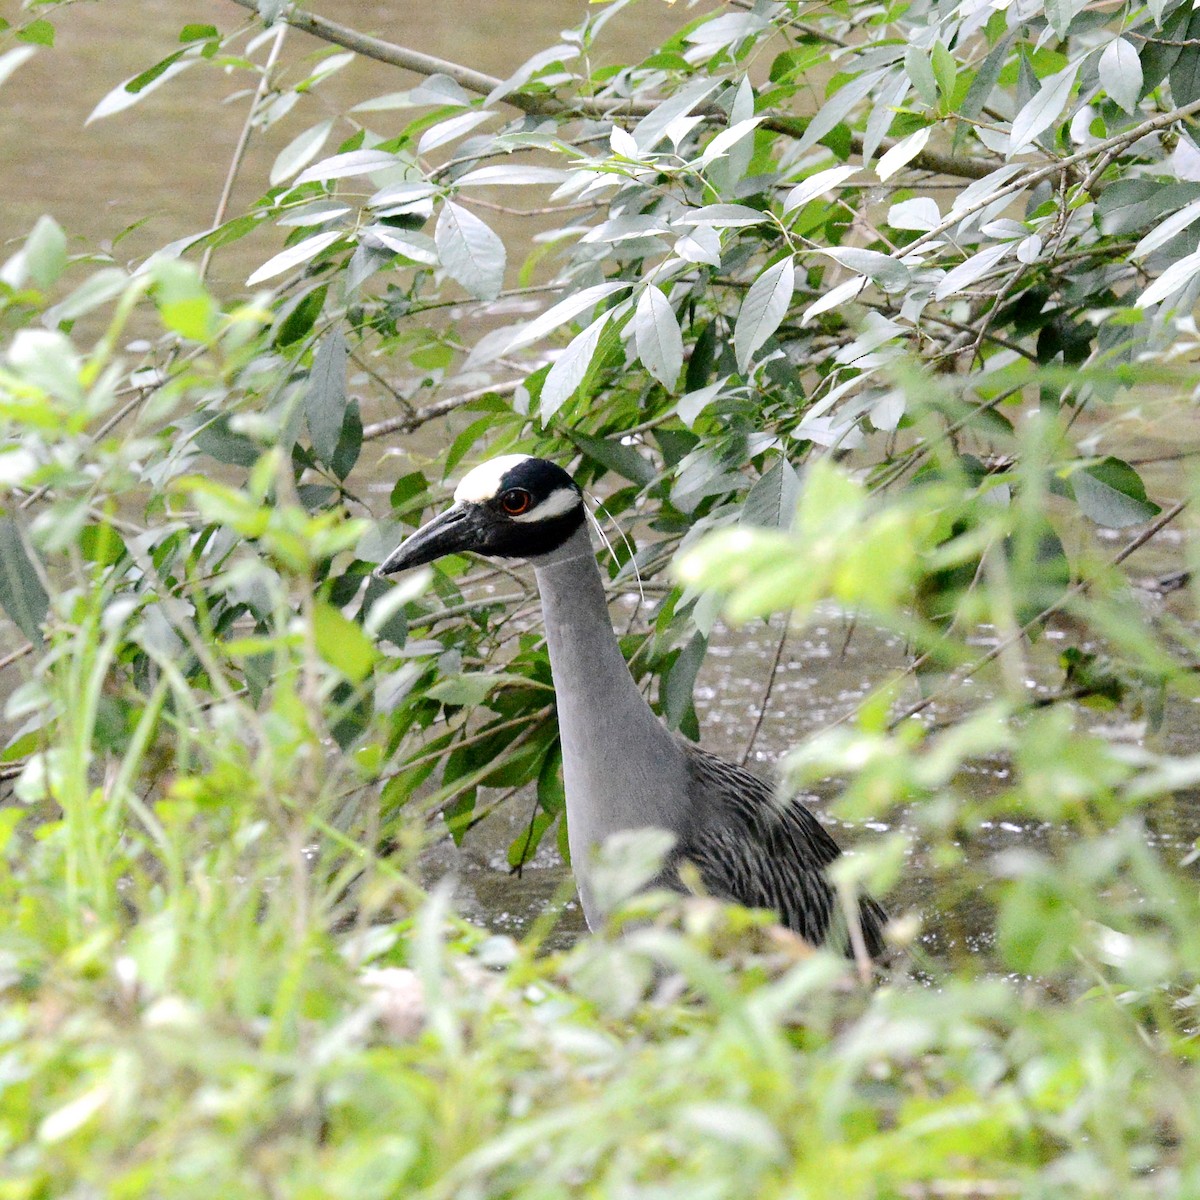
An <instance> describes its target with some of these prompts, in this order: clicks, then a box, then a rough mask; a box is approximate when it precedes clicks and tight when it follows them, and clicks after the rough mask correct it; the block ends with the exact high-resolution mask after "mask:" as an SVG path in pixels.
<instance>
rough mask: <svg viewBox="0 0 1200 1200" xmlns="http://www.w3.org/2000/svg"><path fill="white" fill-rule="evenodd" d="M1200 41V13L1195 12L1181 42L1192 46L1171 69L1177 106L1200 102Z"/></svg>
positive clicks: (1172, 93)
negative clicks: (1198, 50)
mask: <svg viewBox="0 0 1200 1200" xmlns="http://www.w3.org/2000/svg"><path fill="white" fill-rule="evenodd" d="M1197 39H1200V12H1196V11H1195V10H1193V12H1192V19H1191V20H1190V21H1189V22H1188V26H1187V32H1186V34H1185V35H1184V37H1183V38H1181V39H1180V40H1181V41H1185V42H1190V43H1192V44H1191V45H1189V46H1187V48H1186V49H1185V50H1184V51H1183V53H1182V54H1180V56H1179V57H1178V58H1177V59H1176V60H1175V62H1174V64H1173V65H1172V67H1171V70H1170V74H1169V79H1170V81H1171V99H1172V100H1173V101H1174V102H1175V104H1176V106H1182V105H1184V104H1194V103H1195V102H1196V101H1197V100H1200V54H1197V53H1196V45H1195V42H1196V40H1197Z"/></svg>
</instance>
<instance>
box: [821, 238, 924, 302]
mask: <svg viewBox="0 0 1200 1200" xmlns="http://www.w3.org/2000/svg"><path fill="white" fill-rule="evenodd" d="M825 253H827V254H828V255H829V257H830V258H832V259H834V260H835V261H837V262H840V263H841V264H842V266H844V267H849V268H850V270H851V271H855V272H857V273H858V274H860V275H866V276H867V278H868V279H870V280H872V281H873V282H874V283H876V284H878V285H879V286H880V287H881V288H883V290H884V291H885V292H899V291H903V289H904V288H906V287H908V284H909V281H910V280H911V278H912V275H911V273H910V272H909V269H908V268H907V267H906V266H905V265H904V264H903V263H902V262H897V261H896V260H895V259H894V258H893V257H892V256H891V255H890V254H881V253H880V252H879V251H878V250H863V249H860V248H859V247H858V246H839V247H838V248H837V249H836V250H827V251H826V252H825Z"/></svg>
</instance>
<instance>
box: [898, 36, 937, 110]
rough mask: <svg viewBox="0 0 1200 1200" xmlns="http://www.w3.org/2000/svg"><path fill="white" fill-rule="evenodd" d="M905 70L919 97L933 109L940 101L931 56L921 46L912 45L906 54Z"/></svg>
mask: <svg viewBox="0 0 1200 1200" xmlns="http://www.w3.org/2000/svg"><path fill="white" fill-rule="evenodd" d="M904 70H905V71H906V72H907V74H908V78H909V81H910V82H911V83H912V85H913V88H914V89H915V90H916V93H917V95H918V96H920V97H921V99H922V100H924V101H925V103H926V104H928V105H929V107H930V108H932V107H933V106H934V105H935V104H936V103H937V100H938V88H937V80H936V79H935V78H934V74H933V64H932V63H931V62H930V61H929V55H928V54H926V53H925V51H924V50H922V49H921V47H920V46H911V45H910V46H909V48H908V49H907V50H906V51H905V52H904Z"/></svg>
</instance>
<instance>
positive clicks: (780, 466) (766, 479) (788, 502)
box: [741, 456, 800, 529]
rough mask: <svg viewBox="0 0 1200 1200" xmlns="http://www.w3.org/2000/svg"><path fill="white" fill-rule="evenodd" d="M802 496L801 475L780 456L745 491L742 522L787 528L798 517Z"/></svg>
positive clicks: (774, 527) (772, 527)
mask: <svg viewBox="0 0 1200 1200" xmlns="http://www.w3.org/2000/svg"><path fill="white" fill-rule="evenodd" d="M799 498H800V476H799V475H797V474H796V469H795V468H794V467H793V466H792V464H791V463H790V462H788V460H787V459H786V458H783V457H782V456H781V457H780V458H779V459H778V460H777V461H776V462H775V465H774V466H772V467H771V469H770V470H769V471H768V472H767V473H766V474H765V475H763V476H762V477H761V478H759V479H758V480H756V481H755V484H754V486H753V487H752V488H751V489H750V491H749V492H748V493H747V494H746V503H745V504H744V505H743V506H742V515H741V521H742V524H744V525H760V526H763V527H764V528H767V529H788V528H789V527H790V526H791V524H792V520H793V519H794V518H795V516H796V502H797V501H798V500H799Z"/></svg>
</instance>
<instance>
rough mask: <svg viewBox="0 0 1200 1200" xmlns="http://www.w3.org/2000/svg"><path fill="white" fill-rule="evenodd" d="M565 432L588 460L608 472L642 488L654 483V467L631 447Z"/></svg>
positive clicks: (575, 431)
mask: <svg viewBox="0 0 1200 1200" xmlns="http://www.w3.org/2000/svg"><path fill="white" fill-rule="evenodd" d="M566 432H567V436H568V437H569V438H570V439H571V441H573V442H574V443H575V445H577V446H578V447H579V448H580V450H582V451H583V452H584V454H586V455H587V456H588V458H590V459H592V460H593V461H594V462H598V463H599V464H600V465H601V466H602V467H607V468H608V469H609V470H610V471H615V472H616V473H617V474H618V475H621V476H623V477H624V478H625V479H628V480H629V481H630V482H631V483H636V484H640V485H641V486H642V487H649V485H650V484H651V483H653V482H654V477H655V471H654V467H653V466H652V465H651V464H650V463H649V462H647V461H646V459H644V458H643V457H642V456H641V455H640V454H639V453H638V452H637V450H636V449H635V448H634V447H633V446H625V445H622V444H621V443H620V442H614V441H610V440H609V439H608V438H599V437H592V436H591V435H590V434H586V433H580V432H579V431H578V430H575V429H569V430H567V431H566Z"/></svg>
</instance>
